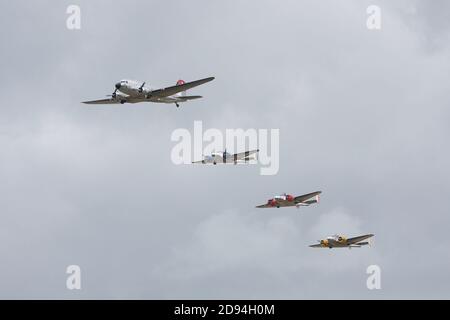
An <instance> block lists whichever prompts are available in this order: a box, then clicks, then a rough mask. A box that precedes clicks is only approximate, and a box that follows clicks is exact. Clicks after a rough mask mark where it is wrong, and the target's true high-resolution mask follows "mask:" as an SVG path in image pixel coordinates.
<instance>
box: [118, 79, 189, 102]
mask: <svg viewBox="0 0 450 320" xmlns="http://www.w3.org/2000/svg"><path fill="white" fill-rule="evenodd" d="M115 87H116V89H117V91H118V92H117V93H119V95H118V96H119V97H120V93H122V94H124V97H126V98H129V97H131V98H136V99H142V100H145V101H148V102H156V103H177V102H184V99H182V95H181V94H175V95H172V96H168V97H155V96H152V94H151V92H152V88H151V87H149V86H145V83H144V82H139V81H136V80H121V81H119V82H117V83H116V85H115ZM131 103H133V102H131Z"/></svg>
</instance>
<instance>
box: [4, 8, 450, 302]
mask: <svg viewBox="0 0 450 320" xmlns="http://www.w3.org/2000/svg"><path fill="white" fill-rule="evenodd" d="M71 4H76V5H79V6H80V8H81V30H75V31H74V30H68V29H67V28H66V20H67V18H68V15H67V14H66V9H67V7H68V6H69V5H71ZM371 4H376V5H378V6H379V7H380V8H381V23H382V24H381V30H378V31H373V30H368V29H367V27H366V20H367V17H368V15H367V13H366V9H367V7H368V6H369V5H371ZM449 10H450V4H449V2H448V1H425V0H416V1H415V0H411V1H402V0H398V1H394V2H393V1H387V0H386V1H380V0H378V1H359V0H354V1H350V0H348V1H344V0H342V1H339V5H336V1H332V0H329V1H314V0H310V1H298V0H295V1H294V0H292V1H291V0H286V1H282V2H280V1H273V0H272V1H269V0H262V1H252V2H250V1H245V2H242V1H234V0H233V1H206V0H204V1H200V0H199V1H197V0H196V1H159V2H157V1H138V0H135V1H106V0H105V1H100V0H96V1H49V0H48V1H45V0H38V1H34V2H33V5H30V1H24V0H19V1H13V2H5V3H4V4H2V10H1V11H0V18H1V20H2V22H3V26H4V27H3V28H1V29H0V37H1V40H2V41H1V57H2V58H1V59H0V68H1V71H2V72H1V73H2V77H1V78H0V92H1V97H2V103H1V104H0V179H1V182H2V183H1V184H0V217H1V223H0V257H1V260H0V261H1V263H0V298H45V299H47V298H64V299H72V298H73V299H76V298H114V299H115V298H125V299H128V298H159V299H168V298H193V299H196V298H203V299H208V298H264V299H280V298H284V299H301V298H306V299H310V298H325V299H328V298H363V299H380V298H388V299H389V298H450V272H449V270H450V251H449V250H448V248H449V246H450V238H449V237H448V232H449V231H448V230H449V227H448V226H449V225H450V210H449V204H448V197H449V193H450V169H449V167H448V163H450V151H449V147H450V146H449V143H448V137H449V135H450V126H449V125H448V123H449V120H450V111H449V107H450V106H449V103H450V94H449V90H448V85H449V83H450V73H449V71H450V59H448V57H449V54H450V47H449V43H450V42H449V35H450V22H449V20H448V12H449ZM207 76H215V77H216V80H215V81H214V82H212V83H209V84H206V85H204V86H202V87H199V88H196V89H194V90H192V94H201V95H203V96H204V97H205V98H204V99H202V100H198V101H195V102H190V103H187V104H185V105H183V106H182V107H181V108H180V109H177V108H175V107H174V106H172V105H159V104H138V105H124V106H94V107H93V106H86V105H83V104H80V101H83V100H88V99H95V98H101V97H102V96H103V95H105V94H108V93H111V92H112V90H113V89H114V83H115V82H116V81H117V80H120V79H122V78H131V79H139V80H143V81H144V80H145V81H147V83H149V84H152V85H153V86H155V87H158V86H169V85H172V84H175V82H176V81H177V80H178V79H185V80H194V79H198V78H203V77H207ZM196 120H202V121H203V126H204V128H205V129H206V128H218V129H220V130H225V129H227V128H230V129H233V128H244V129H249V128H254V129H280V170H279V172H278V174H277V175H274V176H261V175H260V171H259V169H260V168H259V167H258V166H217V167H202V166H196V167H194V166H189V165H181V166H176V165H174V164H173V163H172V161H171V158H170V154H171V150H172V148H173V147H174V146H175V143H174V142H172V141H171V140H170V136H171V134H172V132H173V131H174V130H175V129H177V128H186V129H188V130H190V131H192V130H193V125H194V121H196ZM315 190H322V191H323V194H322V201H321V203H320V204H319V205H317V206H311V207H308V208H301V209H300V210H296V209H280V210H257V209H255V208H254V206H255V205H257V204H260V203H262V202H265V201H266V200H267V199H268V198H269V197H271V196H273V195H275V194H280V193H283V192H288V193H292V194H302V193H307V192H311V191H315ZM335 233H339V234H345V235H348V236H354V235H358V234H360V233H374V234H375V235H376V236H375V238H374V241H373V245H372V247H370V248H369V247H366V248H362V249H355V250H313V249H310V248H308V245H309V244H311V243H314V242H315V241H316V240H317V239H321V238H324V237H326V236H328V235H330V234H335ZM73 264H75V265H79V266H80V267H81V270H82V289H81V290H80V291H76V290H75V291H69V290H68V289H67V288H66V278H67V276H68V275H67V274H66V268H67V266H69V265H73ZM370 265H378V266H380V268H381V286H382V288H381V290H368V289H367V287H366V279H367V277H368V275H367V274H366V269H367V267H368V266H370Z"/></svg>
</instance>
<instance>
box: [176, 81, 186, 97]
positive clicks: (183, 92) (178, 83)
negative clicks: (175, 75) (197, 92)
mask: <svg viewBox="0 0 450 320" xmlns="http://www.w3.org/2000/svg"><path fill="white" fill-rule="evenodd" d="M185 83H186V82H185V81H184V80H178V81H177V86H181V85H182V84H185ZM177 96H178V97H185V96H186V91H182V92H178V93H177Z"/></svg>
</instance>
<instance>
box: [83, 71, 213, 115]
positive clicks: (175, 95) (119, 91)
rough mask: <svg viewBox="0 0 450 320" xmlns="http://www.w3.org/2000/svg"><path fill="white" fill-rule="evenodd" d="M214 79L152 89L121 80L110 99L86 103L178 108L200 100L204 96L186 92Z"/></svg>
mask: <svg viewBox="0 0 450 320" xmlns="http://www.w3.org/2000/svg"><path fill="white" fill-rule="evenodd" d="M214 79H215V78H214V77H209V78H205V79H200V80H196V81H192V82H184V81H183V80H178V81H177V83H176V85H174V86H171V87H167V88H162V89H152V88H151V87H148V86H146V85H145V82H140V81H136V80H121V81H119V82H117V83H116V85H115V87H116V89H115V90H114V92H113V93H112V94H111V95H108V96H107V97H110V98H108V99H101V100H92V101H84V102H83V103H85V104H118V103H120V104H124V103H138V102H157V103H174V104H175V105H176V106H177V108H178V107H179V106H180V105H179V103H181V102H186V101H189V100H194V99H200V98H202V96H188V95H186V90H188V89H191V88H194V87H197V86H200V85H202V84H204V83H207V82H210V81H212V80H214Z"/></svg>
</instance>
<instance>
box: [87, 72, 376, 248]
mask: <svg viewBox="0 0 450 320" xmlns="http://www.w3.org/2000/svg"><path fill="white" fill-rule="evenodd" d="M212 80H214V77H209V78H204V79H200V80H195V81H191V82H185V81H183V80H178V81H177V83H176V85H174V86H171V87H166V88H161V89H153V88H151V87H149V86H146V83H145V82H140V81H136V80H121V81H119V82H117V83H116V84H115V90H114V92H113V93H112V94H111V95H108V97H109V98H108V99H100V100H91V101H84V102H83V103H85V104H124V103H139V102H156V103H169V104H172V103H173V104H175V105H176V106H177V108H178V107H179V104H180V103H182V102H186V101H190V100H195V99H200V98H202V96H194V95H190V96H188V95H187V94H186V91H187V90H189V89H192V88H195V87H197V86H200V85H202V84H205V83H207V82H210V81H212ZM258 152H259V150H251V151H245V152H240V153H235V154H230V153H228V152H227V151H226V149H225V151H223V152H213V153H212V154H211V155H210V156H204V157H203V159H202V160H200V161H193V162H192V163H194V164H213V165H217V164H219V163H221V164H235V165H236V164H240V163H248V162H249V161H251V160H256V155H257V154H258ZM321 193H322V192H321V191H315V192H311V193H307V194H304V195H300V196H293V195H290V194H286V193H285V194H283V195H279V196H275V197H273V198H271V199H269V200H268V201H267V203H265V204H262V205H259V206H256V208H281V207H297V208H299V207H302V206H309V205H311V204H314V203H318V202H319V195H320V194H321ZM373 236H374V235H373V234H366V235H362V236H357V237H353V238H345V237H343V236H340V235H334V236H331V237H327V238H326V239H324V240H318V242H319V243H318V244H313V245H310V247H311V248H330V249H332V248H360V247H362V246H365V245H368V244H369V242H368V241H364V240H367V239H369V238H371V237H373Z"/></svg>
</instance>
